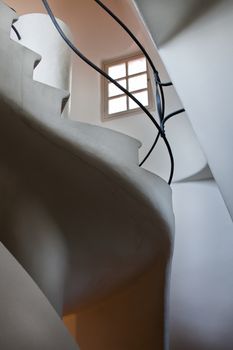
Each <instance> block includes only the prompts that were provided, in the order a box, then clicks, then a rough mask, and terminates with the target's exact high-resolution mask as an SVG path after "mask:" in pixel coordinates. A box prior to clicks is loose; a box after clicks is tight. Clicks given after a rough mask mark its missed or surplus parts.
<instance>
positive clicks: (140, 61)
mask: <svg viewBox="0 0 233 350" xmlns="http://www.w3.org/2000/svg"><path fill="white" fill-rule="evenodd" d="M141 72H146V59H145V57H141V58H137V59H134V60H132V61H129V62H128V74H129V75H132V74H137V73H141Z"/></svg>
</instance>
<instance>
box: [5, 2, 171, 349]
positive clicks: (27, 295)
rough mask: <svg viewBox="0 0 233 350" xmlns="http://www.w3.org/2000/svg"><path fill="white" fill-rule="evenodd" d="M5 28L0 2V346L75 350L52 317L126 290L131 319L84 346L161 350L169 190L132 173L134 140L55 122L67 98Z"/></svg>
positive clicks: (10, 17)
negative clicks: (134, 315) (36, 75)
mask: <svg viewBox="0 0 233 350" xmlns="http://www.w3.org/2000/svg"><path fill="white" fill-rule="evenodd" d="M16 20H17V16H16V14H15V12H14V11H13V10H11V9H10V8H9V7H7V6H6V5H5V4H4V3H3V2H0V51H1V55H0V76H1V79H0V109H1V137H0V169H1V171H0V178H1V181H0V192H1V205H0V208H1V212H0V218H1V220H0V225H1V231H0V232H1V233H0V239H1V242H2V244H1V249H0V259H1V264H0V266H1V268H0V279H1V283H0V306H1V316H0V328H1V331H0V347H1V348H2V349H5V350H14V349H17V350H18V349H33V350H34V349H35V350H37V349H38V350H39V349H75V348H77V346H76V345H75V343H74V342H73V340H72V339H71V337H70V336H69V335H68V333H67V331H66V330H65V327H64V325H63V323H62V321H61V320H60V319H59V316H60V317H61V316H62V314H63V312H65V313H70V312H79V311H80V310H83V309H85V308H88V307H90V305H92V306H93V305H96V303H97V302H99V301H101V300H103V299H104V298H107V297H111V296H112V297H114V295H116V294H117V293H119V291H122V292H124V290H128V289H127V288H129V289H130V288H131V289H132V291H131V293H132V298H135V299H134V300H135V301H134V303H133V304H132V305H133V310H135V308H136V306H137V307H138V310H139V311H140V312H139V315H140V317H142V319H141V318H139V319H138V322H137V324H133V325H132V327H131V325H130V324H129V323H126V324H125V323H124V322H123V321H124V318H125V315H124V310H122V313H121V314H120V319H119V318H117V319H116V321H117V322H118V323H113V324H112V328H111V327H110V328H111V332H112V337H107V334H106V336H105V334H104V332H103V329H104V328H103V327H106V325H107V322H108V318H107V319H106V320H104V321H103V323H102V328H101V331H100V333H101V332H102V335H101V337H102V338H101V339H102V340H101V341H100V343H99V345H98V346H99V347H98V346H96V348H95V349H103V344H104V347H106V349H107V348H108V349H109V350H110V349H112V350H115V349H116V350H118V349H119V344H120V349H121V350H123V349H125V350H130V349H134V350H136V349H138V350H139V349H142V348H149V347H150V346H152V347H155V348H156V349H166V348H167V345H168V343H167V322H166V321H167V320H166V318H167V287H168V284H167V281H168V279H169V266H170V259H171V254H172V249H173V233H174V216H173V211H172V197H171V189H170V187H169V186H168V185H167V183H166V182H165V181H164V180H162V179H161V178H160V177H158V176H156V175H154V174H152V173H150V172H149V171H147V170H145V169H141V168H139V166H138V148H139V147H140V143H139V142H138V141H137V140H135V139H133V138H131V137H129V136H126V135H124V134H121V133H118V132H114V131H112V130H107V129H103V128H101V127H97V126H92V125H88V124H85V123H81V122H73V121H69V120H67V119H62V118H61V113H62V110H63V108H64V106H65V103H66V102H67V99H68V96H69V92H67V91H63V90H61V89H58V88H54V87H52V86H49V85H45V84H43V83H41V82H38V81H35V80H33V69H34V68H35V67H36V65H37V64H39V61H40V60H41V57H40V56H38V54H37V53H35V52H33V51H31V50H29V49H28V48H26V47H24V46H22V45H20V43H18V42H15V41H13V40H11V39H10V31H11V26H12V23H14V22H15V21H16ZM42 59H43V57H42ZM144 278H145V279H147V278H148V280H147V283H148V287H147V288H148V307H147V308H144V306H143V305H142V304H141V303H140V300H141V299H140V298H142V295H143V294H142V295H141V294H140V293H141V290H142V289H141V288H142V286H143V285H144V284H142V285H140V280H143V279H144ZM143 283H144V282H143ZM138 284H139V287H135V288H134V286H137V285H138ZM151 290H153V294H152V295H151V293H149V292H150V291H151ZM130 295H131V294H130ZM130 298H131V297H130ZM141 308H142V309H141ZM151 310H152V311H153V313H151ZM115 312H117V310H115ZM127 312H128V314H127V313H126V315H129V313H130V312H131V309H130V308H129V310H127ZM127 317H128V316H127ZM151 320H152V321H153V323H151ZM101 322H102V321H101V318H100V319H99V323H100V324H101ZM144 322H145V325H147V324H148V325H149V324H150V325H151V329H149V330H148V327H147V326H146V327H143V326H142V323H144ZM116 324H118V325H121V327H122V332H123V329H124V330H125V332H124V333H122V335H121V336H119V329H116V327H115V326H116ZM126 327H129V328H128V329H126ZM139 329H141V331H140V332H138V330H139ZM12 330H13V331H12ZM136 331H137V332H138V335H136V334H135V332H136ZM12 332H13V334H12ZM106 332H109V330H107V331H106ZM116 340H117V341H116ZM82 342H83V344H82V346H81V349H89V347H88V337H86V338H85V337H84V339H83V340H82Z"/></svg>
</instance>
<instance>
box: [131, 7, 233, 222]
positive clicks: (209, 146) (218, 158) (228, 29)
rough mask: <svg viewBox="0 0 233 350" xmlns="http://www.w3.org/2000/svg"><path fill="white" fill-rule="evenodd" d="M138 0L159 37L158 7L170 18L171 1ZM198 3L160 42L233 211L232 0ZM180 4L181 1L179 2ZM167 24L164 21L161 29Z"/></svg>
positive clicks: (184, 102) (179, 91) (160, 48)
mask: <svg viewBox="0 0 233 350" xmlns="http://www.w3.org/2000/svg"><path fill="white" fill-rule="evenodd" d="M136 3H138V4H139V7H140V9H142V12H143V14H144V18H145V22H146V24H147V26H148V28H149V30H150V31H151V34H152V36H153V37H154V40H155V41H156V35H155V31H156V30H157V31H159V28H157V29H156V23H157V16H158V13H157V11H156V8H157V5H159V6H161V7H162V8H163V9H164V11H165V12H166V14H167V17H166V16H165V18H164V20H166V22H169V18H170V16H171V11H170V9H168V8H166V3H168V1H167V2H162V1H159V0H157V1H149V0H148V1H146V2H145V4H144V3H143V2H140V1H136ZM147 4H148V7H147V6H146V5H147ZM187 4H188V2H187ZM197 4H198V6H199V14H198V15H195V16H194V18H193V19H192V21H191V22H188V23H186V25H185V26H184V27H183V29H182V30H181V31H180V32H178V33H175V32H174V33H173V34H174V35H173V36H172V38H171V39H170V40H167V41H166V42H165V43H164V44H163V43H159V42H158V44H159V52H160V55H161V57H162V59H163V62H164V64H165V66H166V68H167V70H168V72H169V74H170V76H171V79H172V80H173V82H174V85H175V87H176V90H177V92H178V94H179V96H180V98H181V101H182V103H183V105H184V107H185V109H186V111H187V114H188V116H189V119H190V121H191V123H192V125H193V128H194V131H195V132H196V134H197V137H198V139H199V141H200V144H201V146H202V149H203V151H204V152H205V155H206V157H207V160H208V163H209V166H210V169H211V171H212V173H213V176H214V178H215V180H216V181H217V184H218V186H219V188H220V191H221V193H222V196H223V198H224V200H225V203H226V205H227V207H228V210H229V212H230V214H231V216H232V217H233V191H232V188H233V187H232V178H233V162H232V161H231V158H232V148H233V144H232V140H233V138H232V134H233V119H232V91H233V76H232V69H231V67H232V60H233V44H232V35H233V25H232V23H233V2H232V1H231V0H219V1H213V2H210V4H209V6H208V7H207V8H204V7H203V4H202V3H201V2H198V3H197ZM144 5H145V6H144ZM181 5H182V2H181V1H180V8H181ZM149 9H150V11H148V10H149ZM188 9H189V6H188ZM151 13H154V21H151V18H150V16H151V15H150V14H151ZM163 29H164V28H163V27H161V31H163Z"/></svg>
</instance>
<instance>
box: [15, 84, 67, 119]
mask: <svg viewBox="0 0 233 350" xmlns="http://www.w3.org/2000/svg"><path fill="white" fill-rule="evenodd" d="M69 95H70V94H69V92H67V91H64V90H61V89H57V88H54V87H52V86H49V85H45V84H43V83H40V82H38V81H35V80H32V79H30V78H26V77H25V78H24V82H23V101H22V107H23V109H24V111H25V112H27V113H29V114H30V115H35V116H36V117H37V118H39V119H42V120H43V119H45V120H46V119H48V118H51V117H55V118H58V117H60V116H61V113H62V111H63V109H64V107H65V105H66V102H67V101H68V99H69Z"/></svg>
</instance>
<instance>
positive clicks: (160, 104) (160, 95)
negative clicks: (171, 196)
mask: <svg viewBox="0 0 233 350" xmlns="http://www.w3.org/2000/svg"><path fill="white" fill-rule="evenodd" d="M95 2H96V3H97V4H98V5H99V6H100V7H102V8H103V9H104V11H106V12H107V13H108V14H109V15H110V16H111V17H112V18H113V19H114V20H115V21H116V22H117V23H118V24H119V25H120V26H121V27H122V28H123V29H124V30H125V31H126V33H127V34H128V35H129V36H130V37H131V38H132V39H133V41H134V42H135V43H136V45H137V46H138V47H139V49H140V50H141V51H142V53H143V54H144V56H145V57H146V59H147V61H148V62H149V64H150V66H151V69H152V71H153V74H154V80H155V86H156V105H157V111H158V115H159V120H160V128H161V129H162V131H163V134H161V132H160V131H159V132H158V134H157V136H156V138H155V141H154V143H153V145H152V146H151V148H150V150H149V151H148V153H147V154H146V156H145V157H144V159H143V160H142V162H141V163H140V164H139V166H142V165H143V164H144V162H145V161H146V160H147V159H148V157H149V156H150V154H151V153H152V151H153V150H154V148H155V146H156V144H157V142H158V140H159V137H160V136H162V138H163V139H164V138H165V139H166V137H165V129H164V126H165V123H166V121H167V120H168V119H170V118H171V117H173V116H175V115H177V114H180V113H183V112H184V109H180V110H177V111H175V112H173V113H171V114H170V115H168V116H167V117H166V118H164V115H165V97H164V91H163V87H168V86H171V85H173V84H172V82H167V83H162V82H161V80H160V77H159V72H158V71H157V69H156V68H155V65H154V63H153V61H152V59H151V57H150V55H149V54H148V52H147V51H146V49H145V48H144V46H143V45H142V44H141V43H140V41H139V40H138V39H137V38H136V36H135V35H134V34H133V33H132V31H131V30H130V29H129V28H128V27H127V26H126V25H125V24H124V22H122V20H121V19H120V18H119V17H117V16H116V15H115V14H114V13H113V12H112V11H111V10H110V9H109V8H108V7H107V6H105V5H104V4H103V3H102V1H100V0H95ZM165 119H166V120H165ZM165 139H164V142H165V144H166V146H167V149H168V152H169V155H170V159H171V172H170V178H169V181H168V183H169V184H170V182H171V181H170V179H172V177H173V171H174V169H173V168H174V158H173V155H172V152H171V148H170V145H169V143H168V140H167V139H166V140H165ZM167 143H168V144H167Z"/></svg>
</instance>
